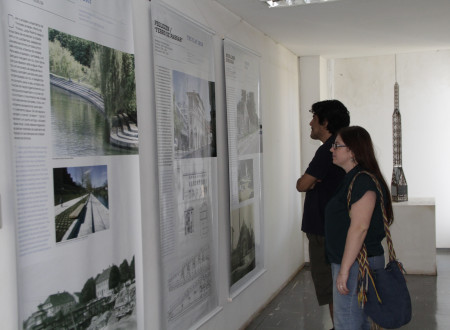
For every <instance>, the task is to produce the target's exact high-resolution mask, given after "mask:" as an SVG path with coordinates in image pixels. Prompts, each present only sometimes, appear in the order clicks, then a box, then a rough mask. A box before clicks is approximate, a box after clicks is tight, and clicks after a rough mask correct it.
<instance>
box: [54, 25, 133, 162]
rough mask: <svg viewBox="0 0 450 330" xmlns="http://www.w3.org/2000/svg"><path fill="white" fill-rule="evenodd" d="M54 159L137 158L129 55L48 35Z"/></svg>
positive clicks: (61, 35) (68, 37)
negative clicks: (133, 156) (111, 156)
mask: <svg viewBox="0 0 450 330" xmlns="http://www.w3.org/2000/svg"><path fill="white" fill-rule="evenodd" d="M48 35H49V69H50V102H51V127H52V138H53V156H54V157H66V156H71V157H77V156H103V155H123V154H124V155H127V154H137V153H138V150H139V132H138V122H137V108H136V83H135V68H134V55H133V54H128V53H124V52H121V51H119V50H116V49H112V48H109V47H105V46H102V45H100V44H98V43H95V42H92V41H88V40H85V39H81V38H78V37H75V36H73V35H69V34H66V33H63V32H61V31H58V30H55V29H49V32H48Z"/></svg>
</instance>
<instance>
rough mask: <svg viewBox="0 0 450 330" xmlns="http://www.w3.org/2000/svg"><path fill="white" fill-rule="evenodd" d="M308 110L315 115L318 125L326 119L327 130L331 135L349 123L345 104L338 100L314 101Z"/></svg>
mask: <svg viewBox="0 0 450 330" xmlns="http://www.w3.org/2000/svg"><path fill="white" fill-rule="evenodd" d="M310 112H312V114H313V115H316V116H317V118H318V119H319V124H320V125H323V124H324V122H325V121H327V122H328V125H327V129H328V132H330V133H331V134H333V135H335V134H336V133H337V131H339V130H340V129H341V128H343V127H347V126H348V125H350V114H349V112H348V110H347V108H346V107H345V105H343V104H342V102H341V101H338V100H325V101H320V102H316V103H314V104H313V105H312V108H311V110H310Z"/></svg>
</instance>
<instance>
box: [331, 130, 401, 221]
mask: <svg viewBox="0 0 450 330" xmlns="http://www.w3.org/2000/svg"><path fill="white" fill-rule="evenodd" d="M338 135H339V136H340V137H341V139H342V142H344V144H345V145H346V146H347V147H348V148H349V149H350V150H351V151H352V152H353V154H354V155H355V161H356V163H357V164H359V165H361V167H362V168H363V169H365V170H367V171H369V172H370V173H372V174H373V175H375V176H376V177H377V178H378V180H379V181H380V183H381V185H382V186H383V187H384V190H385V191H386V194H387V196H385V197H384V203H385V207H386V215H387V217H388V223H389V225H391V224H392V223H393V222H394V212H393V210H392V198H391V194H390V192H389V187H388V185H387V183H386V180H384V177H383V175H382V174H381V171H380V167H379V166H378V162H377V158H376V157H375V151H374V149H373V143H372V139H371V138H370V134H369V132H367V131H366V130H365V129H364V128H362V127H360V126H349V127H345V128H342V129H341V130H339V132H338Z"/></svg>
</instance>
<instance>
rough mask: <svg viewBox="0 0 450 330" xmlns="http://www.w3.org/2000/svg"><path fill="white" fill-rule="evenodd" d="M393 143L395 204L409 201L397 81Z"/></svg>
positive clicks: (393, 193) (393, 117)
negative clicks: (404, 169) (403, 161)
mask: <svg viewBox="0 0 450 330" xmlns="http://www.w3.org/2000/svg"><path fill="white" fill-rule="evenodd" d="M392 143H393V151H394V155H393V156H394V157H393V161H394V169H393V170H392V181H391V195H392V200H393V201H394V202H405V201H407V200H408V185H407V183H406V178H405V174H404V173H403V167H402V117H401V115H400V107H399V92H398V83H397V81H396V82H395V84H394V113H393V114H392Z"/></svg>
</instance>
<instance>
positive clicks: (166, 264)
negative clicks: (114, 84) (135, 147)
mask: <svg viewBox="0 0 450 330" xmlns="http://www.w3.org/2000/svg"><path fill="white" fill-rule="evenodd" d="M151 19H152V35H153V56H154V85H155V86H154V88H155V106H156V126H157V132H156V133H157V134H156V135H157V153H158V171H159V200H160V246H161V262H162V295H163V297H162V298H163V308H162V310H163V313H164V316H163V321H164V322H165V323H166V324H165V325H164V328H165V329H188V328H190V327H195V324H198V323H199V322H201V320H202V319H203V320H204V319H205V318H208V316H209V315H211V314H212V313H214V311H215V310H216V308H217V304H218V302H217V301H218V299H217V261H216V260H217V247H216V245H217V157H216V133H215V131H216V129H215V125H216V120H215V118H216V114H215V111H216V105H215V82H214V47H213V34H212V33H211V32H210V31H208V29H206V28H204V27H202V26H200V25H199V24H197V23H196V22H194V21H192V20H190V19H188V18H186V17H184V16H183V15H181V14H180V13H178V12H176V11H175V10H174V9H171V8H169V7H167V6H165V5H162V4H159V3H155V2H152V6H151Z"/></svg>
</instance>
